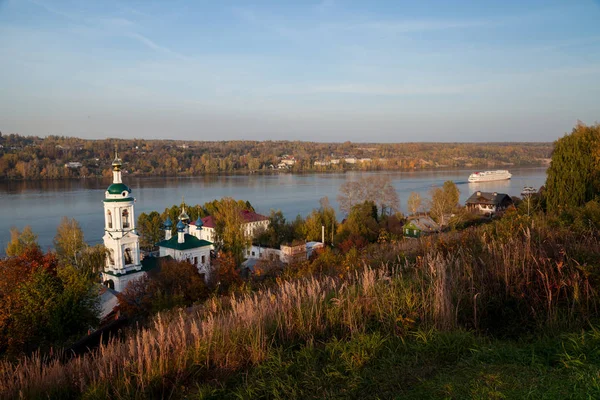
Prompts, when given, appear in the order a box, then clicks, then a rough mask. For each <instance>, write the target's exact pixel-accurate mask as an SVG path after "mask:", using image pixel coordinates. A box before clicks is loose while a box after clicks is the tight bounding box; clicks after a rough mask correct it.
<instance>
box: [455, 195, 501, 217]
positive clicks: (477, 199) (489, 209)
mask: <svg viewBox="0 0 600 400" xmlns="http://www.w3.org/2000/svg"><path fill="white" fill-rule="evenodd" d="M465 205H466V206H467V210H469V211H471V212H475V213H478V214H482V215H485V216H487V217H493V216H494V215H495V214H497V213H499V212H502V211H504V210H506V209H507V208H508V207H510V206H512V205H513V201H512V199H511V198H510V196H509V195H507V194H506V193H497V192H493V193H489V192H481V191H477V192H475V193H473V194H472V195H471V197H469V198H468V199H467V202H466V203H465Z"/></svg>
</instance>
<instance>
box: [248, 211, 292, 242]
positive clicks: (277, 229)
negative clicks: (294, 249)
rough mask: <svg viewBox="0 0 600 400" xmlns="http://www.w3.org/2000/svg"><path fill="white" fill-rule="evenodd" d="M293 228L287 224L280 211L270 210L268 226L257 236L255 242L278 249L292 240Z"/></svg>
mask: <svg viewBox="0 0 600 400" xmlns="http://www.w3.org/2000/svg"><path fill="white" fill-rule="evenodd" d="M294 238H295V236H294V226H293V225H292V224H290V223H288V222H287V221H286V219H285V217H284V215H283V213H282V212H281V210H277V211H275V210H271V213H270V215H269V226H268V227H267V228H266V229H265V230H264V231H263V232H259V233H258V234H257V237H256V240H257V241H258V243H260V244H261V245H264V246H268V247H273V248H278V247H279V245H281V244H282V243H289V242H292V241H293V240H294Z"/></svg>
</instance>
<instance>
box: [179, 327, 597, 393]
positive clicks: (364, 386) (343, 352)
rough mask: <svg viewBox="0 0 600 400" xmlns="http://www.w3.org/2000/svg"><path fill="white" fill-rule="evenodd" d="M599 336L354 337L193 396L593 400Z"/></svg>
mask: <svg viewBox="0 0 600 400" xmlns="http://www.w3.org/2000/svg"><path fill="white" fill-rule="evenodd" d="M597 341H598V338H597V335H596V334H595V333H594V332H593V331H592V332H591V333H587V334H583V335H568V336H562V337H555V338H544V339H538V340H536V341H533V342H524V341H520V342H510V341H501V340H493V341H491V340H489V339H485V338H481V337H476V336H475V335H473V334H470V333H467V332H461V331H455V332H451V333H440V332H434V331H429V332H423V331H417V332H413V333H412V334H410V335H409V336H408V337H405V338H400V337H397V336H389V335H388V336H383V335H382V334H381V333H379V332H372V333H364V334H356V335H354V336H353V337H352V338H350V339H348V340H340V339H337V338H332V339H330V340H327V341H324V342H319V343H309V344H306V345H302V346H296V347H288V348H284V347H279V348H277V349H275V350H274V351H273V352H272V353H271V354H270V355H269V356H268V357H267V359H266V360H265V361H264V362H262V363H261V364H259V365H258V366H256V367H254V368H252V369H250V370H249V371H246V372H245V373H239V374H237V375H234V376H233V377H231V378H230V379H228V380H227V381H225V382H221V383H219V384H218V386H217V385H210V384H203V385H190V386H188V387H187V389H186V390H185V391H184V392H185V393H181V395H183V396H185V397H186V398H196V399H253V398H267V399H324V398H327V399H394V398H397V399H594V398H600V375H599V374H600V359H599V357H598V352H599V351H600V350H598V346H597V344H598V343H597Z"/></svg>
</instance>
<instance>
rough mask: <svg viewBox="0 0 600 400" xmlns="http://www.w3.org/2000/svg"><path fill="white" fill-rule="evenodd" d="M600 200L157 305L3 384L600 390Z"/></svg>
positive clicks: (193, 392)
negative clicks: (571, 216) (141, 319)
mask: <svg viewBox="0 0 600 400" xmlns="http://www.w3.org/2000/svg"><path fill="white" fill-rule="evenodd" d="M590 207H591V206H590ZM592 210H595V209H594V208H589V207H588V212H587V213H581V214H580V216H579V217H576V220H577V218H584V219H586V221H588V222H589V223H587V224H582V225H579V224H578V223H574V224H572V225H570V226H568V227H561V226H560V224H558V222H560V221H558V220H556V219H552V218H545V217H541V216H538V217H536V218H535V219H531V218H530V217H527V216H526V215H519V214H518V213H516V212H515V213H512V214H509V215H507V216H505V218H504V219H502V220H498V221H495V222H493V223H491V224H489V225H484V226H480V227H476V228H470V229H467V230H465V231H463V232H457V233H453V234H447V235H442V236H440V237H438V238H436V239H434V238H426V239H422V240H420V241H418V242H414V243H416V246H411V248H412V250H409V251H408V252H406V251H407V248H406V247H405V246H404V245H402V244H393V243H388V244H385V243H383V244H375V245H372V246H370V247H367V248H366V249H365V250H363V251H362V252H361V255H360V258H359V260H358V261H357V262H355V263H351V264H348V265H339V268H337V269H335V271H337V272H333V273H332V271H330V272H328V273H325V272H324V271H322V272H320V273H319V272H318V271H315V270H314V268H311V269H310V270H303V269H295V270H288V271H287V272H286V274H285V275H284V276H281V277H279V278H277V280H276V281H274V282H272V283H268V282H264V284H263V287H262V289H259V290H257V291H255V292H249V293H248V292H247V291H246V292H244V291H242V292H238V294H233V295H232V296H230V297H214V298H212V299H211V300H209V301H208V302H206V303H204V304H202V305H199V306H195V307H193V308H190V309H185V310H179V311H176V310H175V311H171V312H168V313H163V314H159V315H158V316H156V317H155V318H154V320H153V321H152V322H151V323H150V324H148V325H147V326H146V327H145V328H140V329H138V330H135V331H133V332H132V333H131V334H129V335H127V336H124V337H121V338H119V339H113V340H112V341H111V342H110V343H109V344H108V345H106V346H104V347H102V348H101V349H99V350H97V351H93V352H91V353H89V354H87V355H84V356H80V357H77V358H74V359H71V360H70V361H67V362H65V363H61V362H60V361H59V360H58V359H49V360H47V361H44V360H40V359H39V358H36V357H33V358H29V359H22V361H21V363H19V364H18V365H15V364H10V363H7V362H5V363H3V364H1V365H0V388H1V390H2V393H4V395H5V396H6V397H13V396H17V395H18V393H21V395H22V396H24V397H46V396H50V397H70V398H79V397H83V398H106V397H119V398H149V397H155V398H156V397H171V398H182V397H185V398H257V397H258V398H323V397H331V398H392V397H397V396H403V397H406V398H423V397H428V398H520V397H527V396H532V397H534V398H538V397H545V398H565V397H569V398H588V396H591V397H595V396H598V395H600V380H599V378H598V376H599V375H598V373H599V372H600V359H599V358H598V355H597V351H596V348H597V346H598V345H599V344H600V335H599V334H598V330H597V329H596V328H595V327H596V326H597V318H598V311H597V310H598V297H597V289H598V286H597V285H598V283H597V282H598V280H597V271H595V269H594V266H595V265H597V264H598V261H600V259H599V258H598V254H600V241H599V236H598V230H597V229H598V227H600V226H599V225H598V222H599V221H600V219H598V218H597V216H596V214H597V213H594V214H590V211H592ZM590 215H595V216H594V217H593V218H592V219H589V218H590V217H589V216H590ZM592 222H593V224H592ZM342 271H345V272H342ZM311 275H314V276H311Z"/></svg>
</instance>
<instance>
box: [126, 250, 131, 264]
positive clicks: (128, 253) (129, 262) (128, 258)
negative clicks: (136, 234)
mask: <svg viewBox="0 0 600 400" xmlns="http://www.w3.org/2000/svg"><path fill="white" fill-rule="evenodd" d="M125 264H133V257H132V256H131V249H130V248H129V247H128V248H126V249H125Z"/></svg>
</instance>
